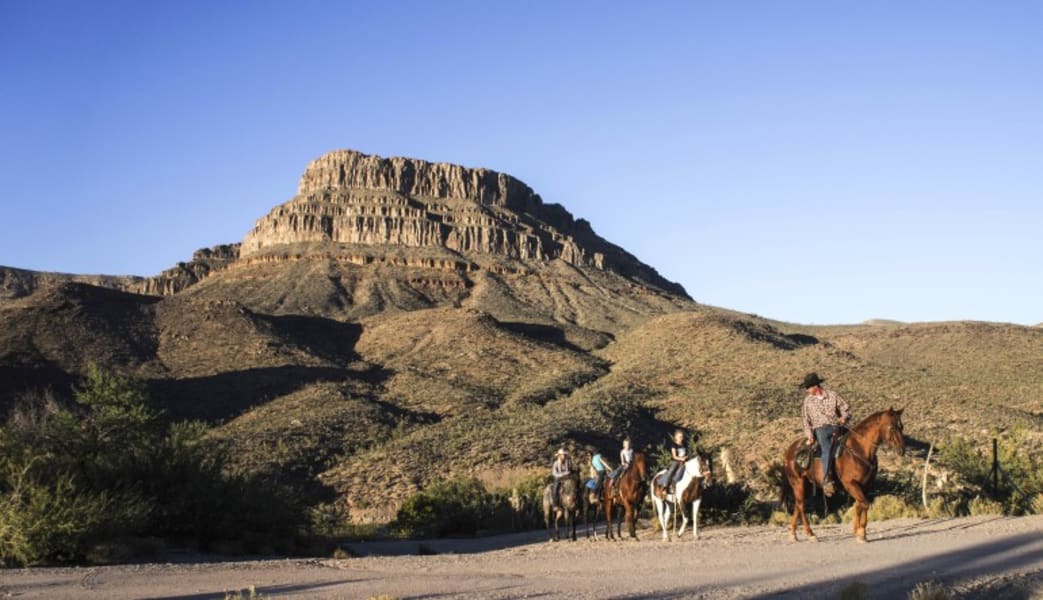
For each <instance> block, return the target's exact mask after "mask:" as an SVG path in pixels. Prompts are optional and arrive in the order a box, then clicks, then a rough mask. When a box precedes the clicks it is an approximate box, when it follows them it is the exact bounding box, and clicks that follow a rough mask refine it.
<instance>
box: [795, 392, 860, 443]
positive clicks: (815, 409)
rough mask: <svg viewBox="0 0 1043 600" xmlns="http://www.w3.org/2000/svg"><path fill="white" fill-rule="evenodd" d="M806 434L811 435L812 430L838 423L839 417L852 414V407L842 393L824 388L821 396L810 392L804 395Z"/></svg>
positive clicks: (846, 416) (845, 417)
mask: <svg viewBox="0 0 1043 600" xmlns="http://www.w3.org/2000/svg"><path fill="white" fill-rule="evenodd" d="M803 413H804V435H805V436H806V437H809V438H810V437H811V432H812V431H814V430H815V429H818V428H819V427H823V426H825V425H836V424H837V421H838V419H840V418H844V419H847V418H848V417H850V416H851V407H849V406H848V405H847V401H846V400H844V399H843V398H841V397H840V394H838V393H836V392H834V391H831V390H822V395H821V396H815V395H814V394H808V395H807V396H805V397H804V408H803Z"/></svg>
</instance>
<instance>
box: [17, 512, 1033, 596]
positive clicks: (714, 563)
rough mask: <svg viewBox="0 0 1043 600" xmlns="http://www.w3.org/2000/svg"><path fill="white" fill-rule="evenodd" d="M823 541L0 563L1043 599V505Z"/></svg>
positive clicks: (436, 586)
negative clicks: (930, 585)
mask: <svg viewBox="0 0 1043 600" xmlns="http://www.w3.org/2000/svg"><path fill="white" fill-rule="evenodd" d="M816 533H817V534H818V536H819V540H820V541H819V542H818V543H811V542H798V543H792V542H790V541H789V540H788V536H787V531H786V530H785V529H784V528H782V527H711V528H705V527H704V528H702V529H701V530H700V534H701V539H700V540H698V541H696V540H692V539H691V537H690V536H687V537H685V539H684V540H682V541H674V542H661V541H659V540H658V538H657V536H655V535H654V533H653V531H652V530H651V529H650V528H649V527H647V526H646V527H645V528H643V529H642V530H641V531H640V532H639V535H640V536H641V541H638V542H613V543H610V542H605V541H603V540H602V541H599V542H591V541H587V540H585V539H581V540H580V541H578V542H576V543H570V542H558V543H553V544H552V543H548V542H546V541H544V538H543V536H542V533H541V532H531V533H525V534H516V535H509V536H498V537H493V538H486V539H481V540H437V541H431V542H423V545H424V550H425V551H428V552H437V553H438V554H434V555H418V554H417V553H418V551H419V550H420V543H418V542H373V543H358V544H351V545H350V549H351V551H352V552H355V553H357V554H359V555H360V556H358V557H356V558H350V559H344V560H331V559H319V560H292V559H289V560H258V561H250V562H224V563H191V564H149V565H124V566H113V567H96V568H61V569H11V570H6V571H0V598H181V599H204V598H223V597H224V595H225V592H226V591H230V590H243V589H245V588H248V587H249V586H255V587H256V590H257V592H258V593H260V594H263V595H264V596H265V597H273V598H284V597H288V598H370V597H372V596H380V595H387V596H391V597H395V598H525V597H529V598H535V597H539V598H558V597H568V598H613V597H615V598H767V597H775V596H779V597H786V598H818V597H821V598H836V597H837V594H838V593H839V591H840V590H841V589H843V588H844V587H845V586H848V585H850V584H851V583H852V582H855V581H857V582H861V583H863V584H865V585H866V587H867V588H868V591H869V594H870V597H871V598H905V597H906V595H907V593H908V592H909V591H910V590H911V589H912V588H913V587H915V586H916V584H917V583H919V582H923V581H927V580H933V581H937V582H940V583H941V584H943V585H945V586H947V587H949V589H950V591H952V592H954V595H955V596H956V597H974V598H989V600H1000V599H1003V598H1008V599H1012V600H1013V599H1025V598H1043V516H1033V517H1021V518H1008V517H977V518H964V519H945V520H911V519H902V520H895V521H886V522H882V523H873V522H871V523H870V526H869V539H870V542H869V543H868V544H857V543H856V542H855V541H854V539H853V538H852V537H851V534H850V530H849V528H848V526H847V525H835V526H820V527H818V528H816Z"/></svg>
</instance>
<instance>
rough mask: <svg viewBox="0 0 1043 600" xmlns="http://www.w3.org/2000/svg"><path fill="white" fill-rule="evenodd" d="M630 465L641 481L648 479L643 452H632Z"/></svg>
mask: <svg viewBox="0 0 1043 600" xmlns="http://www.w3.org/2000/svg"><path fill="white" fill-rule="evenodd" d="M630 467H631V468H632V469H633V470H634V472H635V473H637V475H638V477H639V478H640V479H641V481H644V480H646V479H648V465H647V464H646V463H645V453H644V452H635V453H634V460H632V461H630Z"/></svg>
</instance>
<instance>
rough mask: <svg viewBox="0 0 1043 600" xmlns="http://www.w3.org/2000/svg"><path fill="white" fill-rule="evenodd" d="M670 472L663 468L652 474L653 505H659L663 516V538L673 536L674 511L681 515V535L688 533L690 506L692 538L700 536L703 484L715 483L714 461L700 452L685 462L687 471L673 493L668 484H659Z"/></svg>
mask: <svg viewBox="0 0 1043 600" xmlns="http://www.w3.org/2000/svg"><path fill="white" fill-rule="evenodd" d="M665 474H666V470H662V471H660V472H658V473H656V474H655V476H654V477H653V478H652V506H653V507H654V508H655V512H656V516H657V517H658V518H659V526H660V527H661V528H662V530H663V541H669V540H670V527H669V525H668V524H669V522H670V516H671V513H679V514H680V515H681V519H682V521H681V527H679V528H678V529H677V537H678V538H680V537H681V536H682V535H684V530H685V527H687V526H688V513H687V512H685V509H686V507H688V506H691V507H692V538H694V539H699V505H700V504H702V502H703V488H705V487H706V486H709V485H710V484H711V483H713V464H712V462H711V461H710V460H708V459H704V458H702V457H701V456H699V455H698V454H696V455H695V456H693V457H692V458H690V459H688V461H687V462H685V463H684V472H683V474H682V475H681V481H678V482H677V485H676V486H675V487H674V492H673V493H667V491H666V488H664V487H662V486H661V485H660V484H659V478H660V476H662V475H665Z"/></svg>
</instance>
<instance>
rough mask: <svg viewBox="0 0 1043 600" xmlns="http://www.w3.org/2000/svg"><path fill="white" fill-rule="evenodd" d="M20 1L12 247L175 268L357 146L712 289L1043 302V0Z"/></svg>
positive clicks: (903, 314)
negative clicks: (468, 177)
mask: <svg viewBox="0 0 1043 600" xmlns="http://www.w3.org/2000/svg"><path fill="white" fill-rule="evenodd" d="M634 4H636V3H611V2H514V3H510V2H465V1H447V2H420V1H417V2H375V1H374V2H310V1H304V2H292V3H291V2H285V3H277V2H254V1H251V2H211V1H207V2H202V1H191V0H189V1H178V2H158V1H149V2H142V1H133V2H100V1H99V2H68V3H66V2H53V1H48V0H40V1H30V0H25V1H21V0H0V202H2V211H0V264H3V265H9V266H17V267H22V268H29V269H37V270H47V271H63V272H74V273H113V274H139V275H149V274H154V273H157V272H159V271H161V270H162V269H165V268H167V267H169V266H172V265H173V264H174V263H175V262H177V261H179V260H187V259H188V258H189V257H190V256H191V254H192V252H193V251H194V250H195V249H197V248H200V247H206V246H212V245H215V244H219V243H227V242H233V241H238V240H240V239H241V238H242V237H243V235H244V234H245V233H246V231H247V230H248V229H249V228H250V227H251V226H252V224H253V222H254V221H255V220H256V219H257V218H259V217H261V216H262V215H264V214H265V213H266V212H267V211H268V210H269V209H270V208H271V207H272V206H274V205H276V204H279V203H282V202H285V201H286V200H288V199H289V198H290V197H291V196H292V195H293V193H294V191H295V189H296V183H297V179H298V177H299V176H300V173H301V172H302V171H303V169H304V166H305V165H306V164H307V162H308V161H309V160H311V159H312V158H314V157H316V156H318V155H320V154H322V153H324V152H326V151H328V150H332V149H336V148H353V149H357V150H360V151H363V152H367V153H372V154H379V155H383V156H395V155H399V156H412V157H417V158H423V159H427V160H433V161H448V162H455V163H461V164H464V165H468V166H482V167H487V168H492V169H496V170H499V171H504V172H507V173H510V174H512V175H515V176H516V177H518V178H520V179H522V180H523V181H525V182H526V183H528V184H529V185H531V186H532V187H533V188H534V189H536V191H537V192H539V193H540V194H541V195H542V196H543V198H544V200H546V201H547V202H556V203H560V204H562V205H564V206H565V207H566V208H567V209H568V210H569V211H571V212H572V213H573V214H574V215H576V216H577V217H583V218H586V219H588V220H589V221H591V223H592V224H593V226H594V228H595V230H596V231H597V232H598V233H600V234H601V235H602V236H604V237H605V238H607V239H609V240H611V241H613V242H615V243H617V244H619V245H621V246H623V247H624V248H626V249H628V250H629V251H631V252H632V253H634V254H635V255H636V256H637V257H638V258H640V259H641V260H643V261H644V262H646V263H648V264H650V265H652V266H654V267H656V268H657V269H658V270H659V271H660V272H661V273H662V274H663V275H664V276H666V277H667V278H669V279H671V280H674V281H678V282H680V283H681V284H682V285H684V286H685V288H686V289H687V290H688V292H689V294H690V295H691V296H692V297H693V298H694V299H696V300H697V301H700V302H704V303H707V304H713V305H717V306H724V307H728V308H733V309H737V310H741V311H746V312H752V313H757V314H760V315H763V316H766V317H771V318H776V319H781V320H786V321H794V322H800V323H854V322H860V321H863V320H866V319H872V318H887V319H897V320H903V321H938V320H954V319H976V320H988V321H1005V322H1014V323H1022V324H1036V323H1040V322H1043V302H1041V300H1043V266H1041V264H1043V260H1041V258H1043V35H1040V34H1039V32H1040V31H1043V4H1041V3H1038V2H1014V1H1011V2H961V1H947V2H940V1H926V0H925V1H919V2H917V1H912V2H910V1H901V2H897V1H896V2H858V3H856V2H799V1H794V2H776V1H772V2H767V1H766V2H684V3H668V2H660V3H643V4H646V5H645V6H635V5H634Z"/></svg>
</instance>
